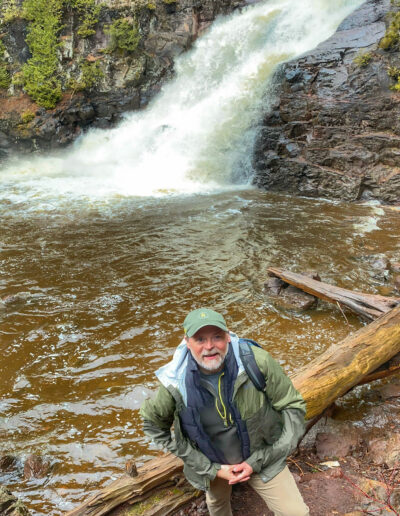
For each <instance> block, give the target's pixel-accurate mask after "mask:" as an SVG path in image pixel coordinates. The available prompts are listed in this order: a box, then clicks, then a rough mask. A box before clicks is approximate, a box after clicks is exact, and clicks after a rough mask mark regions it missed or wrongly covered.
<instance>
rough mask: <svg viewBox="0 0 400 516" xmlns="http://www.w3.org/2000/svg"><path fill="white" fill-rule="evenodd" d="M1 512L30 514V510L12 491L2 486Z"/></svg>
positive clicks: (5, 515)
mask: <svg viewBox="0 0 400 516" xmlns="http://www.w3.org/2000/svg"><path fill="white" fill-rule="evenodd" d="M0 514H2V515H3V516H29V514H30V512H29V511H28V509H27V508H26V507H25V505H24V504H23V503H22V502H21V501H20V500H18V498H17V497H16V496H14V495H13V494H12V493H11V491H9V490H8V489H6V488H5V487H3V486H0Z"/></svg>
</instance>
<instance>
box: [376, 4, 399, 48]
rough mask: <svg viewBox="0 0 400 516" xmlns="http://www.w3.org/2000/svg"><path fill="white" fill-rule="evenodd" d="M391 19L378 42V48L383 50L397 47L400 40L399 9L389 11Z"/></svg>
mask: <svg viewBox="0 0 400 516" xmlns="http://www.w3.org/2000/svg"><path fill="white" fill-rule="evenodd" d="M390 17H391V21H390V24H389V27H388V29H387V31H386V33H385V35H384V36H383V38H382V39H381V41H380V42H379V46H380V48H383V50H390V49H394V48H397V47H398V45H399V41H400V11H399V12H397V13H390Z"/></svg>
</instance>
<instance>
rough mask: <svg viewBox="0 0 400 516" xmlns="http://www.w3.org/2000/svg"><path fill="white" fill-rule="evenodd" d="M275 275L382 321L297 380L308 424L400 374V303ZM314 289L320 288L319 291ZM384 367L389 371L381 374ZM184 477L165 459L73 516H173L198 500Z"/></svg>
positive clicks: (140, 470) (176, 463)
mask: <svg viewBox="0 0 400 516" xmlns="http://www.w3.org/2000/svg"><path fill="white" fill-rule="evenodd" d="M272 271H273V273H274V274H277V275H278V273H279V277H280V278H282V279H283V280H284V281H286V282H288V283H291V284H292V285H293V284H294V283H293V282H294V281H296V282H297V284H296V286H297V287H298V288H301V289H303V290H305V291H306V292H309V293H312V294H313V295H316V296H318V297H322V298H323V299H326V300H328V301H332V300H335V302H339V303H341V304H343V305H345V306H347V307H348V308H350V309H351V310H354V311H355V312H356V313H359V314H360V315H364V316H367V318H368V319H376V320H375V321H373V322H372V323H371V324H368V325H367V326H365V327H363V328H361V329H360V330H358V331H357V332H355V333H354V334H352V335H350V336H348V337H347V338H346V339H344V340H342V341H341V342H339V343H338V344H335V345H332V346H330V347H329V348H328V349H327V350H326V351H325V352H324V353H323V354H322V355H320V356H318V357H317V358H315V359H314V360H312V361H311V362H310V363H308V364H307V365H306V366H305V367H303V368H302V369H300V370H299V371H297V372H296V374H294V375H293V376H291V379H292V381H293V383H294V385H295V386H296V388H297V389H298V390H299V391H300V392H301V394H302V396H303V398H304V400H305V401H306V403H307V418H308V419H311V418H316V417H317V416H318V415H320V414H321V413H322V412H323V411H324V410H325V409H327V408H328V407H329V406H330V405H331V404H332V403H333V402H334V401H335V400H336V399H337V398H339V397H340V396H342V395H343V394H345V393H346V392H348V391H349V390H351V389H352V388H353V387H354V386H356V385H359V384H362V383H365V382H366V381H372V380H374V379H377V378H380V377H382V376H376V375H377V374H378V375H379V374H383V375H385V371H388V370H391V371H393V370H398V367H399V360H398V358H399V357H398V356H396V355H398V354H400V306H396V305H397V304H398V303H399V302H400V299H399V298H393V299H392V298H385V297H383V296H371V295H368V294H359V293H355V292H352V291H348V290H346V289H337V290H336V291H335V292H333V291H332V290H331V289H332V288H333V289H336V287H332V286H330V285H329V287H330V289H329V292H326V291H325V292H322V290H321V286H323V285H324V284H323V283H322V282H318V281H315V280H311V279H310V278H307V280H308V282H307V285H305V284H304V283H305V282H304V281H303V280H304V276H302V275H293V274H294V273H290V274H291V276H290V278H288V276H289V273H287V272H285V271H281V270H279V269H270V272H271V273H272ZM283 275H285V277H283ZM300 280H301V281H300ZM309 282H312V283H309ZM314 284H318V285H317V286H318V287H319V288H317V286H315V285H314ZM325 285H326V284H325ZM303 287H304V288H303ZM350 294H351V295H350ZM366 296H367V297H366ZM382 298H383V299H382ZM393 307H394V308H393ZM366 314H367V315H366ZM382 314H383V315H382ZM382 366H384V367H383V368H382V369H383V371H379V370H378V369H379V368H381V367H382ZM181 471H182V462H181V461H180V459H178V458H176V457H174V456H172V455H170V454H167V455H162V456H161V457H157V458H155V459H152V460H151V461H149V462H147V463H146V464H145V465H144V466H142V467H141V468H138V476H136V477H135V478H131V477H129V476H127V475H126V476H123V477H122V478H121V479H118V480H116V481H114V482H113V483H112V484H110V485H109V486H107V487H105V488H104V489H102V490H101V491H99V493H97V494H96V495H95V496H93V497H91V498H90V499H89V500H87V501H86V502H85V503H84V504H82V505H81V506H79V507H77V508H76V509H74V510H73V511H71V512H69V513H68V516H89V515H90V516H100V515H104V514H110V513H111V511H112V510H113V509H114V508H116V507H118V506H119V505H121V504H122V503H125V502H129V504H132V508H133V507H135V509H136V508H137V509H138V510H137V512H136V514H141V515H142V516H172V515H173V514H176V511H177V510H178V508H179V507H181V506H182V505H183V504H185V503H187V502H188V501H189V500H192V499H194V498H195V497H196V496H197V495H198V493H197V492H196V491H195V490H194V489H193V488H191V487H190V486H188V484H187V482H185V481H184V480H183V477H182V473H181ZM176 486H178V487H176ZM132 514H135V513H132Z"/></svg>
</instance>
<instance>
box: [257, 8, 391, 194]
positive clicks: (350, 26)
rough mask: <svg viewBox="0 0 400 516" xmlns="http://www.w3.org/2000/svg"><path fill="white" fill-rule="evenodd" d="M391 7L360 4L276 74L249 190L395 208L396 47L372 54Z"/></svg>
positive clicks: (381, 35) (388, 21) (377, 46)
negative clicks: (255, 188) (373, 202)
mask: <svg viewBox="0 0 400 516" xmlns="http://www.w3.org/2000/svg"><path fill="white" fill-rule="evenodd" d="M393 8H394V6H393V5H392V4H391V2H390V0H368V1H367V2H366V3H364V4H363V5H362V6H361V7H360V8H359V9H357V10H356V11H355V12H354V13H353V14H352V15H350V16H349V17H348V18H346V19H345V20H344V21H343V22H342V24H341V25H340V26H339V28H338V30H337V32H336V33H335V34H334V35H333V36H332V37H331V38H330V39H328V40H327V41H325V42H323V43H322V44H320V45H319V46H318V47H317V48H316V49H314V50H313V51H311V52H308V53H306V54H305V55H303V56H301V57H300V58H298V59H296V60H293V61H291V62H288V63H287V64H285V65H284V66H282V67H281V68H280V69H279V71H278V72H277V76H276V85H277V88H276V92H277V101H276V103H275V105H274V107H273V109H272V111H270V112H269V113H268V114H267V115H266V116H265V118H264V121H263V124H262V130H261V132H260V136H259V138H258V142H257V144H256V148H255V154H254V167H255V169H256V174H255V179H254V183H255V184H256V185H257V186H259V187H261V188H264V189H267V190H271V191H278V192H283V193H288V194H295V195H303V196H308V197H325V198H332V199H341V200H346V201H354V200H359V199H362V200H364V199H365V200H368V199H378V200H380V201H383V202H385V203H399V202H400V102H399V100H400V93H399V92H398V91H394V90H393V88H394V87H395V86H396V84H395V80H397V79H398V74H397V71H398V69H397V66H399V65H400V57H399V52H398V50H397V49H396V46H394V47H393V48H390V49H389V50H383V49H382V48H379V42H380V41H381V39H382V37H383V36H384V35H385V33H386V30H387V27H388V26H389V25H390V23H391V21H390V19H391V17H390V15H388V13H389V12H390V10H391V9H393ZM392 19H393V15H392ZM397 30H398V29H397ZM393 76H395V79H393ZM396 89H397V88H396Z"/></svg>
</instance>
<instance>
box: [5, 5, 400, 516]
mask: <svg viewBox="0 0 400 516" xmlns="http://www.w3.org/2000/svg"><path fill="white" fill-rule="evenodd" d="M359 3H360V2H355V1H354V2H344V1H343V2H339V3H336V4H335V6H333V4H332V3H331V2H328V1H322V0H320V1H316V0H314V1H311V0H303V1H302V2H297V3H296V4H294V3H293V2H284V1H282V0H280V1H275V2H263V3H261V4H256V5H253V6H251V7H250V8H248V9H247V10H244V11H243V12H241V13H236V14H234V15H233V16H230V17H228V18H226V19H220V20H219V21H217V22H216V24H215V25H214V26H213V28H212V29H211V30H210V31H209V32H207V33H206V34H205V35H204V36H203V37H202V38H200V39H199V40H198V42H197V44H196V46H195V48H194V49H193V51H191V52H189V53H188V54H187V55H185V56H182V57H181V58H180V60H179V61H178V62H177V77H176V79H175V80H174V81H173V82H172V83H170V84H168V85H166V86H165V87H164V88H163V91H162V92H161V94H160V96H159V97H157V98H156V99H155V100H154V101H153V103H152V104H151V105H150V106H149V107H148V109H146V110H144V111H142V112H140V113H133V114H127V115H126V119H125V121H124V122H123V123H122V124H121V126H119V127H118V128H115V129H111V130H108V131H93V132H91V133H89V134H88V135H87V136H85V137H83V138H82V139H81V140H79V141H78V142H76V144H75V146H73V147H72V148H70V149H68V150H67V151H63V152H62V153H57V154H53V155H51V156H44V157H40V158H38V157H31V158H30V159H29V160H27V159H26V158H25V159H21V160H16V161H15V162H13V163H10V164H8V165H7V167H3V170H2V171H1V172H0V184H1V188H0V216H1V220H2V226H1V230H0V263H1V269H0V270H1V275H0V297H2V298H4V297H6V296H9V295H14V294H18V293H19V294H21V293H26V294H23V295H21V296H20V297H22V298H24V300H23V301H21V303H19V304H14V305H10V306H8V307H7V308H6V309H5V310H2V311H1V312H0V322H1V326H0V339H1V352H2V355H1V361H0V378H1V382H0V437H1V448H0V454H2V453H6V452H7V453H13V454H15V455H17V456H18V457H19V458H20V460H21V462H20V465H19V467H18V468H17V469H16V470H14V471H11V472H8V473H0V483H1V484H4V485H7V486H8V487H9V488H10V489H11V490H13V491H14V492H15V493H17V494H18V495H19V496H20V497H21V498H22V499H23V500H24V501H25V502H26V503H27V505H28V507H29V508H30V509H31V510H32V511H33V513H34V514H38V515H41V514H54V515H58V514H62V512H63V511H66V510H69V509H71V508H73V507H74V506H75V505H76V504H77V503H79V502H80V501H82V500H83V499H84V498H85V497H86V496H87V495H88V494H89V493H91V492H93V491H95V490H96V489H98V488H99V487H101V486H103V485H105V484H106V483H108V482H109V481H110V479H112V478H116V477H117V476H118V475H119V474H120V473H121V471H122V470H123V468H124V463H125V461H126V460H128V459H131V458H134V459H137V460H138V461H139V463H140V461H143V460H144V459H146V458H148V457H150V456H151V455H152V454H154V453H155V450H154V449H153V448H152V447H151V446H150V445H149V443H148V442H147V440H146V439H145V438H144V437H143V434H142V433H141V430H140V421H139V420H138V412H137V409H138V408H139V406H140V404H141V403H142V401H143V399H144V397H145V396H146V395H148V394H149V393H150V392H151V391H152V390H153V389H154V387H155V385H156V384H155V380H154V376H153V372H154V370H155V369H156V368H157V367H159V366H160V365H162V364H164V363H165V362H166V361H167V360H168V359H169V358H170V357H171V356H172V353H173V350H174V347H175V346H176V345H177V343H178V342H179V341H180V339H181V336H182V330H181V326H182V321H183V319H184V317H185V314H186V313H187V312H188V311H189V310H191V309H193V308H196V307H200V306H211V307H213V308H215V309H217V310H220V311H221V312H223V313H224V314H225V316H226V319H227V321H228V324H229V326H230V329H232V330H233V331H235V332H237V333H239V334H240V335H242V336H248V337H251V338H253V339H256V340H258V341H259V342H260V343H261V344H262V345H263V346H264V347H265V348H267V349H268V350H270V351H271V353H272V354H273V356H275V357H276V358H277V359H278V360H279V361H280V362H281V364H282V365H283V366H284V368H285V369H286V371H287V372H288V373H290V372H291V371H294V370H295V369H296V368H298V367H299V366H300V365H302V364H305V363H307V362H308V361H309V360H311V359H312V358H313V357H315V356H316V355H317V354H319V353H320V352H321V351H323V350H324V349H326V348H327V347H328V346H329V345H330V344H331V343H333V342H336V341H337V340H338V339H340V338H342V337H344V336H346V335H347V334H348V333H349V331H352V330H355V329H357V328H359V327H360V326H361V323H360V321H359V320H358V319H357V318H355V317H352V316H350V315H348V321H346V320H345V319H344V318H343V315H342V314H341V312H340V311H339V310H337V309H335V308H334V307H331V306H328V305H324V304H322V305H320V306H319V308H318V310H315V311H312V312H304V313H297V312H289V311H285V310H283V309H280V308H279V307H277V306H275V305H274V304H273V303H271V301H270V300H269V299H268V298H267V297H266V296H265V295H264V293H263V283H264V281H265V280H266V269H267V267H268V266H270V265H275V266H281V267H285V268H289V269H291V270H295V271H303V270H309V269H315V270H318V271H319V273H320V274H321V276H322V279H323V280H325V281H330V282H332V283H335V284H337V285H341V286H345V287H348V288H356V289H360V290H365V291H368V292H372V293H374V292H381V293H385V288H386V287H385V281H386V277H385V275H384V273H382V272H381V271H378V270H376V269H373V267H372V266H371V262H373V260H374V256H375V255H379V254H382V253H383V254H385V255H386V256H387V257H388V258H389V259H394V260H396V261H399V258H400V245H399V240H398V228H399V219H400V212H398V211H396V210H395V209H392V208H390V207H381V206H379V205H376V204H352V205H348V204H342V203H332V202H326V201H322V200H310V199H303V198H291V197H285V196H278V195H273V194H269V193H266V192H261V191H258V190H256V189H254V188H252V187H251V186H250V185H249V181H250V179H251V148H252V144H253V141H254V135H255V134H256V131H257V120H258V118H259V117H260V107H261V105H263V106H265V105H268V102H269V98H270V97H269V96H268V91H272V90H271V89H269V85H270V76H271V72H272V70H273V68H274V66H275V65H276V64H277V63H279V62H281V61H282V60H284V59H288V58H290V57H291V56H294V55H298V54H300V53H302V52H304V51H305V50H306V49H307V48H312V47H313V46H315V45H316V44H317V43H318V42H319V41H321V40H323V39H325V38H326V37H327V36H329V34H331V33H332V32H333V31H334V30H335V28H336V26H337V25H338V24H339V23H340V21H341V19H343V18H344V16H346V14H348V13H349V12H351V10H352V9H353V8H354V7H355V6H357V5H358V4H359ZM354 403H355V405H357V399H356V398H355V401H354ZM31 453H35V454H38V455H44V456H47V457H49V458H50V460H51V463H52V470H51V473H50V474H49V475H48V476H47V477H46V478H44V479H30V480H24V479H23V473H22V464H23V461H24V459H25V458H26V457H27V456H28V455H29V454H31Z"/></svg>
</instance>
